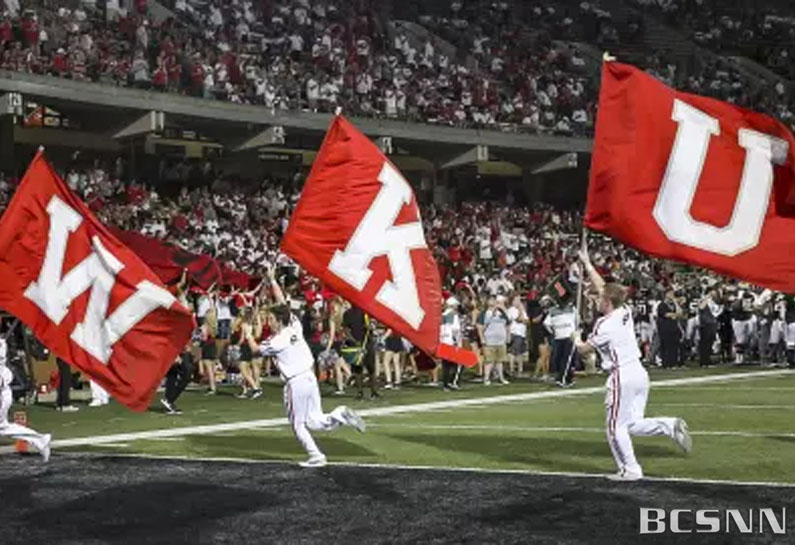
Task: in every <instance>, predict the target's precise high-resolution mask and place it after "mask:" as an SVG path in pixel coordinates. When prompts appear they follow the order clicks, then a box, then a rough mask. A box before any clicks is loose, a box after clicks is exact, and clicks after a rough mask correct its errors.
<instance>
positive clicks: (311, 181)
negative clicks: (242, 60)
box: [282, 116, 477, 365]
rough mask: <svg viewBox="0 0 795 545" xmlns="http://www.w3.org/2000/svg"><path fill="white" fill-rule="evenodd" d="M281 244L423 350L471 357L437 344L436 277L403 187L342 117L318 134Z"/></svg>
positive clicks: (467, 360) (468, 361) (469, 361)
mask: <svg viewBox="0 0 795 545" xmlns="http://www.w3.org/2000/svg"><path fill="white" fill-rule="evenodd" d="M282 250H283V251H284V253H286V254H287V255H289V256H290V257H292V258H293V259H294V260H295V261H296V262H297V263H298V264H299V265H301V266H302V267H303V268H304V269H306V270H307V271H308V272H309V273H311V274H313V275H315V276H316V277H318V278H320V279H321V280H322V281H323V282H324V283H325V284H326V285H327V286H328V287H329V288H331V289H332V290H333V291H335V292H336V293H338V294H340V295H341V296H342V297H344V298H345V299H347V300H349V301H350V302H351V303H353V304H354V305H356V306H358V307H359V308H361V309H362V310H364V311H365V312H367V313H368V314H370V315H372V316H374V317H375V318H376V319H377V320H378V321H380V322H382V323H383V324H385V325H386V326H387V327H390V328H391V329H393V330H394V331H397V332H398V333H400V334H401V335H402V336H404V337H406V338H407V339H408V340H409V341H411V342H412V343H413V344H414V345H415V346H417V347H419V348H421V349H423V350H424V351H425V352H427V353H429V354H432V355H436V356H438V357H441V358H444V359H448V360H451V361H456V362H458V363H461V364H463V365H474V363H476V361H477V358H476V356H475V355H474V354H473V353H472V352H469V351H465V350H461V349H457V348H455V347H452V346H449V345H442V344H441V343H440V342H439V336H440V327H441V312H442V294H441V281H440V279H439V270H438V267H437V265H436V262H435V261H434V259H433V256H432V255H431V252H430V250H429V249H428V245H427V244H426V242H425V235H424V233H423V229H422V218H421V217H420V212H419V208H418V207H417V201H416V199H415V197H414V193H413V191H412V189H411V186H409V184H408V182H406V180H405V179H404V178H403V176H402V175H401V174H400V172H399V171H398V170H397V168H395V166H394V165H393V164H392V163H391V162H390V161H389V160H388V159H387V158H386V157H385V156H384V155H383V154H382V153H381V151H380V150H379V149H378V148H377V147H376V146H375V144H373V143H372V142H371V141H370V140H369V139H368V138H367V137H366V136H364V135H363V134H361V133H360V132H359V131H358V130H357V129H356V128H355V127H354V126H353V125H351V124H350V123H349V122H348V121H347V120H345V119H344V118H343V117H342V116H336V117H335V118H334V121H333V122H332V124H331V127H330V128H329V130H328V133H327V134H326V138H325V140H324V141H323V145H322V147H321V148H320V151H319V153H318V155H317V158H316V159H315V163H314V165H313V166H312V172H311V173H310V175H309V178H308V179H307V181H306V185H305V186H304V189H303V191H302V193H301V199H300V201H299V202H298V206H297V207H296V210H295V212H294V213H293V215H292V216H291V217H290V223H289V227H288V229H287V232H286V233H285V235H284V238H283V239H282Z"/></svg>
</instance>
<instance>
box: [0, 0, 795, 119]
mask: <svg viewBox="0 0 795 545" xmlns="http://www.w3.org/2000/svg"><path fill="white" fill-rule="evenodd" d="M661 5H663V6H664V7H663V8H661V9H666V10H669V11H671V10H675V12H676V13H689V14H692V15H693V17H686V18H685V19H686V20H688V21H691V22H692V23H693V25H696V22H697V21H703V20H704V19H703V17H705V13H712V11H710V10H708V9H706V8H705V9H702V3H701V2H692V3H687V2H685V3H682V4H681V5H679V4H676V3H668V2H662V3H661ZM67 6H73V9H70V8H69V7H67ZM136 6H137V8H138V9H136V10H130V11H127V10H125V9H123V8H120V7H119V6H118V3H117V2H108V3H107V7H106V8H105V9H104V10H102V9H98V8H97V4H96V3H94V2H79V3H72V4H67V5H65V4H64V3H58V2H52V1H50V0H37V1H36V2H32V3H30V4H26V5H25V6H24V9H23V8H22V7H20V6H19V4H18V3H17V2H15V0H6V11H5V12H4V13H3V15H2V17H1V18H0V67H2V68H4V69H8V70H17V71H24V72H31V73H40V74H51V75H55V76H60V77H66V78H71V79H76V80H88V81H97V82H103V83H108V84H114V85H120V86H130V87H137V88H143V89H153V90H158V91H169V92H174V93H180V94H186V95H192V96H198V97H204V98H214V99H219V100H227V101H231V102H236V103H248V104H258V105H263V106H265V107H268V108H271V109H289V110H311V111H324V112H330V111H334V109H335V108H336V107H338V106H340V107H342V108H343V109H344V110H345V111H346V112H348V113H350V114H352V115H359V116H377V117H385V118H395V119H406V120H411V121H422V122H429V123H435V124H442V125H448V126H457V127H482V128H491V129H499V130H503V131H528V132H535V133H538V132H541V133H550V134H561V135H582V134H590V133H591V132H592V130H593V126H594V119H595V107H596V88H595V86H594V80H593V78H591V77H590V76H589V74H588V73H587V71H586V69H585V60H584V58H583V57H582V55H581V54H580V53H579V52H578V51H577V49H576V47H572V46H569V45H562V44H561V43H560V42H554V41H553V38H555V39H562V40H584V41H586V42H589V43H593V44H597V45H599V46H601V47H610V46H611V45H614V44H616V43H619V42H620V43H626V42H632V41H636V40H638V39H640V38H641V37H642V35H643V18H642V17H635V18H630V20H627V21H614V20H613V17H612V14H611V13H610V12H609V11H606V10H604V9H602V8H601V7H600V6H599V4H598V3H594V2H583V3H580V4H576V3H572V4H570V5H569V4H566V3H562V4H555V5H552V4H541V3H532V4H525V3H517V2H494V3H486V4H485V5H481V3H471V2H461V1H457V0H456V1H453V2H452V3H451V4H449V5H445V7H443V8H442V9H439V8H438V4H432V3H429V4H427V5H425V4H421V5H420V6H418V7H417V8H416V9H415V10H413V11H412V13H413V15H412V17H414V18H415V19H416V21H418V22H419V23H421V24H423V25H424V26H425V27H426V28H427V29H430V30H431V31H432V32H433V33H432V34H429V35H428V36H427V37H425V38H419V37H418V36H416V35H414V34H412V33H411V32H409V31H408V29H407V28H404V27H403V26H402V25H401V24H399V23H395V22H394V21H389V20H386V19H385V17H384V15H383V14H382V13H381V11H382V10H381V9H380V6H379V5H378V3H377V2H375V1H374V0H358V1H357V2H342V1H341V0H329V1H328V2H308V1H307V0H274V1H267V2H250V1H248V2H231V3H222V2H199V1H196V0H175V1H173V2H171V3H170V7H171V8H172V9H173V13H174V14H175V15H176V18H169V19H166V20H164V21H163V22H162V23H159V24H158V23H156V22H155V19H154V18H152V17H150V16H149V15H148V14H147V10H146V2H145V1H142V2H137V3H136ZM434 6H435V9H433V7H434ZM714 9H715V10H718V9H719V8H718V7H714ZM695 16H698V19H695V18H694V17H695ZM707 20H709V17H707ZM716 20H717V21H719V23H718V24H719V25H723V26H726V25H728V27H729V28H730V29H735V30H737V32H739V33H740V34H736V33H730V32H729V31H728V30H727V31H726V32H724V33H721V32H718V33H717V35H718V36H720V37H721V39H725V42H726V43H737V42H738V41H743V39H744V38H743V37H744V36H745V34H742V33H743V32H745V33H746V34H747V32H751V33H752V34H753V33H754V32H756V33H757V34H759V35H760V36H762V37H763V38H764V40H763V41H764V43H768V44H776V45H775V47H776V51H775V52H774V53H772V54H771V52H770V51H768V50H767V49H765V50H764V51H763V52H760V55H762V56H763V57H764V58H765V59H772V61H771V62H773V63H774V64H775V65H776V67H778V68H781V69H783V70H785V71H787V73H784V74H783V75H785V76H786V75H789V74H790V73H791V70H792V63H791V62H790V60H789V55H790V54H791V53H792V52H791V51H789V48H790V47H791V43H790V42H791V40H790V39H789V38H787V39H783V38H784V37H786V36H791V35H792V34H793V32H795V30H794V28H795V27H792V26H791V25H790V24H789V22H788V20H786V19H783V18H780V17H777V16H774V15H767V16H765V18H764V19H763V21H764V22H763V23H762V28H761V30H754V31H751V30H748V29H747V28H746V27H745V26H744V25H740V24H739V23H736V22H732V21H731V20H730V19H729V18H728V17H723V18H718V19H716ZM727 20H728V21H729V22H726V21H727ZM730 23H731V24H730ZM788 25H789V26H788ZM782 33H783V34H782ZM713 34H715V33H714V32H713V33H712V34H709V36H712V35H713ZM439 37H441V38H444V40H447V41H444V40H442V39H441V38H439ZM695 39H696V40H697V41H703V40H712V38H705V37H703V36H702V35H701V34H697V35H696V36H695ZM450 44H453V45H450ZM447 46H449V47H447ZM760 51H761V50H760ZM660 55H661V54H660V53H659V52H658V53H656V54H653V55H651V56H650V58H649V59H647V62H646V63H645V64H644V66H645V67H646V68H648V69H649V71H651V72H652V73H654V74H655V75H657V76H658V77H661V78H662V79H664V80H665V81H668V82H671V83H675V84H677V85H679V86H680V87H682V88H685V89H687V90H690V91H693V92H703V93H706V94H709V95H712V96H717V97H718V98H723V99H726V100H731V101H733V102H736V103H738V104H741V105H744V106H751V107H755V108H757V109H762V110H763V111H766V112H770V113H773V114H774V115H778V116H779V117H782V118H783V119H784V120H785V121H786V122H790V119H791V117H792V110H793V108H795V105H792V104H791V102H790V100H789V99H788V98H787V96H786V92H785V91H786V90H785V88H784V87H783V84H782V85H781V86H777V88H776V89H774V90H770V89H764V88H761V89H756V88H755V87H754V86H753V85H751V83H750V82H748V81H747V80H744V79H743V78H742V77H741V76H740V74H739V73H737V72H736V71H735V70H733V69H731V68H730V67H728V65H727V66H722V65H716V63H703V62H696V63H692V66H687V67H685V68H686V70H685V69H683V67H681V66H679V67H678V74H674V73H671V70H672V67H674V66H676V65H674V64H671V63H667V62H664V60H661V59H660ZM661 64H662V65H661ZM675 70H676V69H675ZM780 73H781V72H780Z"/></svg>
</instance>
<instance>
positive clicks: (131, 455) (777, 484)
mask: <svg viewBox="0 0 795 545" xmlns="http://www.w3.org/2000/svg"><path fill="white" fill-rule="evenodd" d="M602 431H603V430H602ZM70 456H74V457H82V458H137V459H144V460H172V461H175V462H214V463H221V462H223V463H230V462H231V463H241V464H264V465H265V464H267V465H280V466H286V467H288V468H290V469H295V470H296V471H323V469H322V468H318V469H304V468H301V467H299V466H298V463H297V462H295V463H291V462H287V461H285V460H257V459H254V458H220V457H219V458H209V457H195V456H160V455H152V454H138V453H115V452H114V453H75V454H70ZM328 465H329V466H336V467H363V468H370V469H398V470H408V471H434V472H438V471H445V472H449V473H484V474H490V475H530V476H537V477H571V478H576V479H605V478H606V477H607V476H608V475H609V474H607V473H585V472H582V473H578V472H568V471H543V470H533V469H498V468H482V467H449V466H424V465H416V466H414V465H403V464H379V463H368V462H331V461H329V463H328ZM643 481H651V482H661V483H691V484H713V485H726V486H754V487H759V486H768V487H775V488H793V487H795V483H784V482H775V481H772V482H764V481H731V480H721V479H690V478H686V477H649V476H648V475H647V476H645V477H644V478H643ZM643 481H640V483H642V482H643ZM608 483H610V481H605V484H608ZM640 483H633V484H640ZM616 486H627V485H624V484H618V483H617V484H616Z"/></svg>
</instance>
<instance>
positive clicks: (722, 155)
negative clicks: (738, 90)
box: [585, 62, 795, 292]
mask: <svg viewBox="0 0 795 545" xmlns="http://www.w3.org/2000/svg"><path fill="white" fill-rule="evenodd" d="M793 189H795V140H794V139H793V136H792V134H791V133H790V132H789V131H788V130H787V128H786V127H785V126H784V125H783V124H781V123H779V122H778V121H776V120H774V119H772V118H770V117H768V116H765V115H762V114H759V113H755V112H752V111H750V110H747V109H744V108H740V107H738V106H735V105H733V104H728V103H725V102H721V101H718V100H714V99H710V98H706V97H702V96H697V95H692V94H688V93H681V92H678V91H676V90H674V89H671V88H670V87H667V86H665V85H664V84H662V83H661V82H659V81H658V80H656V79H655V78H653V77H652V76H650V75H648V74H646V73H644V72H643V71H641V70H638V69H637V68H635V67H633V66H629V65H626V64H621V63H617V62H606V63H604V66H603V69H602V86H601V90H600V96H599V116H598V119H597V123H596V137H595V140H594V151H593V158H592V164H591V179H590V185H589V188H588V205H587V209H586V216H585V223H586V225H587V226H588V227H589V228H591V229H594V230H596V231H602V232H605V233H607V234H610V235H612V236H614V237H616V238H618V239H619V240H621V241H623V242H625V243H627V244H629V245H631V246H634V247H636V248H638V249H640V250H642V251H644V252H647V253H650V254H653V255H655V256H658V257H663V258H667V259H674V260H678V261H684V262H687V263H692V264H696V265H700V266H703V267H706V268H709V269H712V270H714V271H717V272H719V273H722V274H726V275H729V276H734V277H737V278H741V279H744V280H747V281H750V282H753V283H755V284H758V285H761V286H765V287H768V288H771V289H775V290H780V291H785V292H795V208H793V206H792V205H790V204H789V203H788V199H789V198H790V192H791V191H793Z"/></svg>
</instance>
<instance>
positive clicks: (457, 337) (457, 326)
mask: <svg viewBox="0 0 795 545" xmlns="http://www.w3.org/2000/svg"><path fill="white" fill-rule="evenodd" d="M458 305H459V303H458V299H456V298H455V297H453V296H450V297H448V298H447V300H446V301H445V303H444V306H445V308H444V311H442V325H441V336H440V340H441V342H443V343H445V344H448V345H450V346H457V347H460V346H461V344H462V335H463V332H462V329H461V318H460V316H459V315H458ZM460 375H461V366H460V365H458V364H456V363H455V362H452V361H447V360H442V387H443V388H444V390H445V391H446V392H447V391H450V390H458V389H459V386H458V379H459V376H460Z"/></svg>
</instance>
